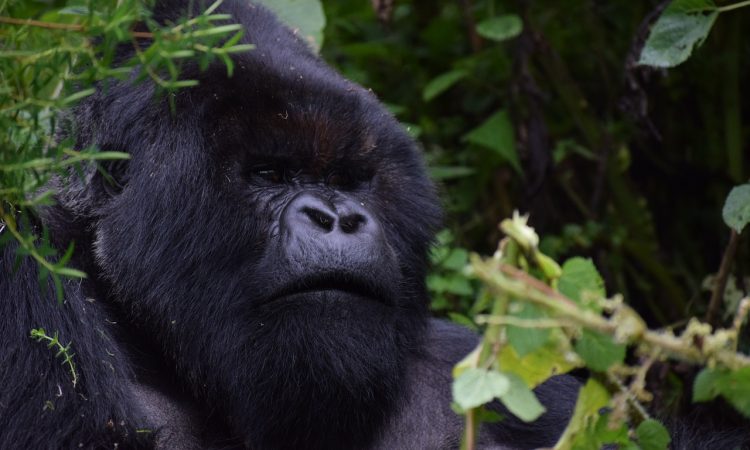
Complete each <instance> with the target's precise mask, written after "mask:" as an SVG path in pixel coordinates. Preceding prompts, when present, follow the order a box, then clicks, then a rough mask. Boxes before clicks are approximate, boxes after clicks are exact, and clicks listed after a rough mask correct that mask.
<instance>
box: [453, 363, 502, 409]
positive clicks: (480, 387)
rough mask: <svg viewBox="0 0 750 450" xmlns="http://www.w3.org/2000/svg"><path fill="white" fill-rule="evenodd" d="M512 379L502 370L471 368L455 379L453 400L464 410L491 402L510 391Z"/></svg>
mask: <svg viewBox="0 0 750 450" xmlns="http://www.w3.org/2000/svg"><path fill="white" fill-rule="evenodd" d="M509 388H510V380H509V379H508V377H507V376H506V375H504V374H501V373H500V372H495V371H490V370H487V369H477V368H469V369H466V370H464V371H463V372H462V373H461V375H460V376H459V377H458V378H456V379H455V380H454V381H453V400H454V401H455V402H456V403H458V405H459V406H460V407H461V408H463V409H464V410H468V409H471V408H476V407H477V406H481V405H484V404H485V403H489V402H490V401H492V399H494V398H496V397H500V396H502V395H504V394H505V393H506V392H508V389H509Z"/></svg>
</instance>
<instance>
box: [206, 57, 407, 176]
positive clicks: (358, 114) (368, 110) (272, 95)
mask: <svg viewBox="0 0 750 450" xmlns="http://www.w3.org/2000/svg"><path fill="white" fill-rule="evenodd" d="M266 59H267V61H266ZM275 61H276V60H275V59H273V58H271V57H269V56H268V55H265V56H264V54H262V53H261V52H260V50H255V51H254V52H251V53H249V54H247V55H243V56H242V58H241V59H240V60H239V62H238V64H237V67H236V69H235V73H234V74H233V76H232V77H231V78H228V79H227V82H226V83H225V84H224V85H222V86H221V87H220V88H217V87H216V86H215V85H213V86H209V85H206V88H205V89H197V90H196V91H195V92H193V94H194V97H195V98H197V99H201V100H202V101H203V102H204V105H203V108H205V111H206V119H207V122H208V123H209V129H210V130H211V138H212V144H213V145H215V146H216V148H218V149H219V150H220V151H221V152H222V154H226V153H234V154H235V155H236V154H238V153H243V154H247V155H250V156H277V157H288V158H294V159H295V160H296V161H297V162H298V163H299V164H300V165H304V166H306V167H308V168H309V169H311V170H312V171H313V172H315V173H324V172H325V171H326V169H327V168H328V166H330V165H331V164H333V163H340V162H343V163H344V164H347V165H349V166H357V167H371V168H372V169H374V170H375V169H385V168H387V166H388V165H389V164H390V163H394V164H407V165H409V166H411V165H415V164H418V163H419V155H418V153H417V151H416V147H415V146H414V143H413V142H412V140H411V139H410V138H409V137H408V135H407V134H406V133H405V131H404V130H403V128H402V127H401V125H400V124H398V122H397V121H396V120H395V118H394V117H393V116H392V115H391V114H390V113H389V112H388V111H387V110H385V109H384V108H383V107H382V106H380V105H379V103H378V102H377V99H375V96H374V95H373V94H372V93H370V92H369V91H367V90H365V89H363V88H361V87H359V86H356V85H354V84H352V83H351V82H349V81H347V80H345V79H343V78H342V77H340V76H339V75H338V74H336V73H334V72H332V71H330V70H329V69H328V68H327V67H321V66H319V65H318V64H308V65H306V64H297V65H295V66H284V65H281V64H272V63H274V62H275ZM314 62H316V61H314ZM257 67H260V69H256V68H257ZM216 70H225V69H223V68H217V69H216ZM288 72H292V76H289V74H288ZM208 76H211V74H209V75H208ZM321 80H326V82H325V83H324V82H322V81H321ZM207 90H210V92H205V91H207ZM207 94H208V95H207ZM203 108H202V109H203ZM410 168H411V167H410Z"/></svg>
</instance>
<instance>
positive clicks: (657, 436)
mask: <svg viewBox="0 0 750 450" xmlns="http://www.w3.org/2000/svg"><path fill="white" fill-rule="evenodd" d="M635 432H636V434H637V435H638V444H640V446H641V449H643V450H666V449H667V446H668V445H669V443H670V441H671V440H672V439H671V438H670V437H669V432H668V431H667V429H666V428H664V425H662V424H661V423H659V422H658V421H656V420H654V419H646V420H644V421H643V422H641V424H640V425H638V428H637V429H636V430H635Z"/></svg>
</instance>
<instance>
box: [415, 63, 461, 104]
mask: <svg viewBox="0 0 750 450" xmlns="http://www.w3.org/2000/svg"><path fill="white" fill-rule="evenodd" d="M466 75H468V73H467V72H466V71H465V70H451V71H450V72H446V73H444V74H442V75H438V76H437V77H436V78H434V79H433V80H432V81H430V82H429V83H427V86H425V87H424V90H423V91H422V99H423V100H424V101H426V102H429V101H430V100H432V99H433V98H435V97H437V96H438V95H440V94H442V93H443V92H445V91H447V90H448V89H450V87H451V86H453V85H454V84H456V83H457V82H459V81H460V80H461V79H463V78H464V77H466Z"/></svg>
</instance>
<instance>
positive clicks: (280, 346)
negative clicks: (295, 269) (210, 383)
mask: <svg viewBox="0 0 750 450" xmlns="http://www.w3.org/2000/svg"><path fill="white" fill-rule="evenodd" d="M250 323H251V325H255V326H254V331H253V332H252V335H251V336H250V338H249V340H248V345H249V346H250V347H251V348H250V349H249V350H248V352H247V354H248V355H249V356H250V357H252V358H253V359H254V360H255V361H258V362H261V361H262V362H263V363H262V364H260V363H259V364H252V365H248V366H247V367H246V368H245V369H243V370H244V374H243V377H242V379H243V383H246V384H247V386H249V387H250V389H249V391H248V392H247V394H245V395H247V396H248V397H247V398H251V399H252V401H250V402H246V401H244V402H240V403H238V404H237V408H238V411H243V414H242V415H241V416H240V417H241V420H240V421H239V422H238V423H235V426H236V427H238V428H240V429H251V430H254V434H253V436H254V438H253V439H254V440H253V441H252V442H247V443H246V444H247V445H248V446H249V447H250V448H289V449H299V448H320V449H327V448H369V447H371V444H372V441H373V439H374V438H375V437H376V431H377V430H379V429H380V428H381V427H382V426H383V424H384V423H385V420H386V418H387V417H388V416H389V415H390V414H392V413H393V412H394V411H395V410H396V406H397V404H398V399H399V398H400V397H402V396H403V391H404V386H405V385H406V380H405V373H406V372H405V365H406V363H407V361H408V360H409V359H410V358H412V357H413V355H412V354H411V353H412V352H411V349H414V348H417V347H418V346H419V344H418V342H419V339H420V338H421V336H422V335H423V333H422V331H423V330H424V329H425V326H426V324H427V321H426V319H425V317H424V315H422V314H416V313H411V314H408V313H407V314H404V313H403V311H400V310H398V309H396V308H394V307H393V306H388V305H385V304H384V303H383V302H382V301H381V300H379V299H376V298H373V297H371V296H365V295H360V294H353V293H351V292H347V291H342V290H337V289H328V290H322V291H307V292H302V293H292V294H290V295H287V296H284V297H280V298H277V299H275V300H274V301H273V302H272V303H268V304H264V305H263V306H262V307H260V308H259V311H258V314H257V316H255V319H254V320H253V321H252V322H250ZM248 369H249V370H248ZM227 394H228V396H229V397H230V398H231V397H232V395H231V393H227ZM234 394H235V395H236V394H237V391H235V392H234ZM248 406H249V408H248ZM290 411H294V413H293V414H290V413H289V412H290ZM341 411H348V412H350V413H349V414H346V415H343V414H341ZM289 430H297V431H295V432H294V433H290V432H289ZM300 430H308V431H306V432H304V433H299V431H300ZM342 430H346V432H342Z"/></svg>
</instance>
